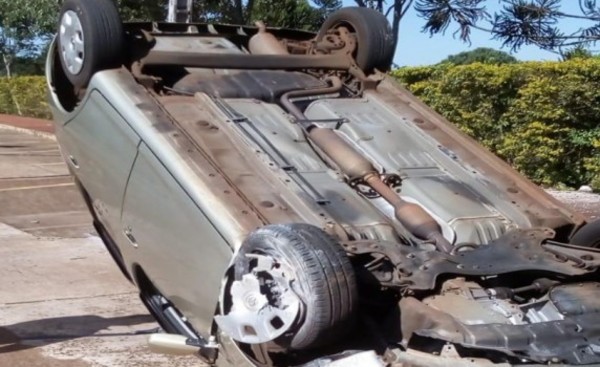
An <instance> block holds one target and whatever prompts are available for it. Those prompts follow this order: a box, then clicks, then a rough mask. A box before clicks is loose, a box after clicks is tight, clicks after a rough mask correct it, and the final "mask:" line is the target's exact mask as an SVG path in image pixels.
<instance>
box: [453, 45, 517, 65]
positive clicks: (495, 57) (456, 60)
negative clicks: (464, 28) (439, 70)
mask: <svg viewBox="0 0 600 367" xmlns="http://www.w3.org/2000/svg"><path fill="white" fill-rule="evenodd" d="M476 62H480V63H482V64H494V65H499V64H514V63H516V62H517V59H516V58H515V57H514V56H512V55H510V54H508V53H506V52H504V51H498V50H494V49H493V48H487V47H479V48H476V49H474V50H472V51H465V52H461V53H458V54H456V55H451V56H448V57H447V58H446V59H445V60H443V61H442V63H450V64H454V65H468V64H473V63H476Z"/></svg>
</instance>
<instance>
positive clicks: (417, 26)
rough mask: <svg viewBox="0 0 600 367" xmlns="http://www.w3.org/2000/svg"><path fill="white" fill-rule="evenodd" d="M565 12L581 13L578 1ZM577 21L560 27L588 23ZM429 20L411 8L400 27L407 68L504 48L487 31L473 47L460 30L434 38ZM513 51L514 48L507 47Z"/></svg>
mask: <svg viewBox="0 0 600 367" xmlns="http://www.w3.org/2000/svg"><path fill="white" fill-rule="evenodd" d="M343 2H344V5H345V6H354V5H356V3H355V2H354V0H343ZM562 3H563V4H562V5H561V10H562V11H563V12H565V13H572V14H580V10H579V5H578V1H577V0H563V1H562ZM486 5H487V6H488V8H487V10H488V12H489V13H490V14H493V13H494V12H495V11H498V10H500V9H501V5H499V1H498V0H488V1H487V4H486ZM580 22H581V21H576V20H565V21H563V22H562V23H560V24H559V27H560V28H561V29H562V30H564V31H565V32H573V31H575V30H577V29H578V28H580V27H582V26H587V24H582V23H580ZM424 24H425V20H424V19H421V18H419V17H418V15H417V14H416V12H415V11H414V9H411V10H410V11H409V12H408V13H407V14H406V16H405V18H404V19H402V22H401V24H400V39H399V44H398V48H397V50H396V56H395V57H394V62H395V63H396V64H398V65H400V66H405V65H428V64H435V63H437V62H439V61H441V60H443V59H445V58H446V56H448V55H452V54H456V53H459V52H462V51H468V50H472V49H474V48H477V47H490V48H495V49H499V50H500V49H502V48H501V47H502V42H499V41H494V40H491V39H490V35H489V34H488V33H485V32H481V31H476V30H473V33H472V36H471V45H469V44H468V43H464V42H462V41H461V40H459V39H454V38H453V36H452V33H454V30H456V28H452V27H450V28H448V31H447V32H446V34H445V35H444V34H438V35H435V36H433V37H430V36H429V34H427V33H423V32H422V31H421V29H422V27H423V25H424ZM502 50H504V51H507V52H509V51H510V49H508V48H504V49H502ZM513 56H515V57H516V58H518V59H519V60H557V59H558V56H557V55H556V54H554V53H551V52H548V51H543V50H540V49H539V48H537V47H535V46H525V47H522V48H521V49H520V50H519V51H518V52H516V53H513Z"/></svg>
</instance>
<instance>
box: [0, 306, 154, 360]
mask: <svg viewBox="0 0 600 367" xmlns="http://www.w3.org/2000/svg"><path fill="white" fill-rule="evenodd" d="M151 322H154V319H153V318H152V316H150V315H131V316H123V317H111V318H104V317H100V316H94V315H82V316H68V317H57V318H51V319H42V320H34V321H26V322H22V323H18V324H13V325H6V326H1V327H0V354H2V353H10V352H16V351H20V350H25V349H30V348H35V347H38V346H45V345H49V344H53V343H58V342H62V341H65V340H72V339H78V338H84V337H88V336H94V337H110V336H124V335H135V334H142V333H149V332H152V331H154V329H152V330H139V331H129V332H121V333H101V334H97V333H98V332H99V331H101V330H105V329H108V328H110V327H114V326H135V325H140V324H147V323H151ZM24 342H27V344H23V343H24Z"/></svg>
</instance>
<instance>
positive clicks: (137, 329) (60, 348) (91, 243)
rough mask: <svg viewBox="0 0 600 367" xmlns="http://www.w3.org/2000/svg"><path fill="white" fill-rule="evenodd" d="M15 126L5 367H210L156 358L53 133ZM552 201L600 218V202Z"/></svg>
mask: <svg viewBox="0 0 600 367" xmlns="http://www.w3.org/2000/svg"><path fill="white" fill-rule="evenodd" d="M3 119H4V120H3ZM17 120H18V119H17ZM0 122H7V117H6V116H4V117H3V116H1V115H0ZM10 122H11V124H12V125H13V126H17V128H16V130H15V129H14V128H12V127H11V128H6V127H3V125H0V279H1V280H0V366H1V367H5V366H6V367H88V366H89V367H92V366H106V367H113V366H115V367H116V366H119V367H137V366H140V367H141V366H144V367H146V366H149V367H152V366H161V367H179V366H181V367H184V366H186V367H187V366H200V363H199V361H198V360H197V359H195V358H173V357H163V356H159V355H155V354H151V353H150V352H149V351H148V349H147V347H146V344H145V339H146V338H147V335H146V334H147V333H148V332H150V331H152V330H154V329H155V328H156V327H157V325H156V323H154V322H153V321H152V319H151V318H150V317H149V316H148V314H147V312H146V310H145V309H144V307H143V306H142V305H141V302H140V301H139V300H138V298H137V293H136V292H135V290H134V288H133V287H132V286H131V285H129V284H128V283H127V282H126V281H125V280H124V279H123V277H122V275H121V274H120V273H119V272H118V270H117V267H116V266H115V265H114V264H113V262H112V260H111V259H110V257H109V255H108V254H107V253H106V251H105V250H104V247H103V245H102V244H101V243H100V241H99V240H98V238H97V237H95V235H94V233H93V229H92V227H91V225H90V218H89V215H88V214H87V212H86V210H85V207H84V204H83V202H82V201H81V199H80V197H79V194H78V193H77V192H76V190H75V186H74V185H73V183H72V181H71V179H70V178H69V176H68V172H67V170H66V167H65V166H64V164H63V163H62V159H61V157H60V154H59V152H58V149H57V147H56V143H55V142H54V141H53V140H52V139H51V135H48V133H49V132H50V131H51V129H49V128H47V126H46V125H45V124H44V122H43V121H41V122H40V121H35V120H30V121H27V120H18V121H16V120H14V119H11V121H10ZM45 126H46V127H45ZM31 127H34V128H39V129H41V130H42V133H30V132H26V131H23V130H22V128H31ZM48 137H50V139H49V138H48ZM552 193H553V194H554V195H556V196H557V197H558V198H559V199H561V200H563V201H565V202H567V203H569V204H570V205H572V206H574V207H575V208H576V209H578V210H581V211H583V212H584V213H585V214H586V215H588V216H589V217H591V218H594V217H596V218H598V217H600V196H599V195H594V194H583V193H561V192H552Z"/></svg>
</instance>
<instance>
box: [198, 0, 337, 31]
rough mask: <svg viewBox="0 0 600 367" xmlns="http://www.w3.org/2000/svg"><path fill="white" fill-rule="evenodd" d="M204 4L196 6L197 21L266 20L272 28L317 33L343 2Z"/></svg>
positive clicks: (222, 0) (223, 0)
mask: <svg viewBox="0 0 600 367" xmlns="http://www.w3.org/2000/svg"><path fill="white" fill-rule="evenodd" d="M312 3H314V6H312V5H311V3H310V2H309V1H308V0H246V1H242V0H204V1H196V2H195V3H194V14H195V17H194V19H195V20H199V21H206V22H224V23H233V24H252V23H253V22H255V21H257V20H262V21H264V22H265V23H266V24H268V25H272V26H278V27H284V28H303V29H311V30H315V29H317V28H318V27H319V25H320V24H321V23H322V22H323V20H324V19H325V18H326V17H327V15H328V14H330V13H331V12H332V11H334V10H336V9H338V8H340V7H341V6H342V3H341V0H315V1H312Z"/></svg>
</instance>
